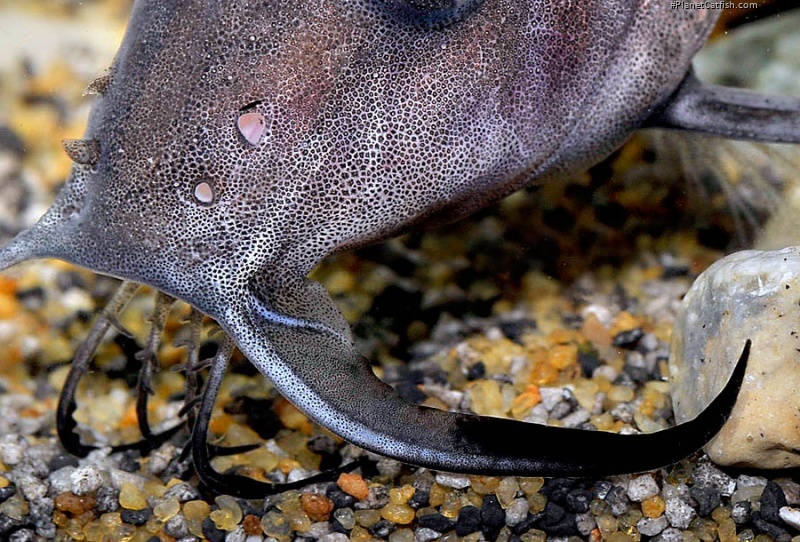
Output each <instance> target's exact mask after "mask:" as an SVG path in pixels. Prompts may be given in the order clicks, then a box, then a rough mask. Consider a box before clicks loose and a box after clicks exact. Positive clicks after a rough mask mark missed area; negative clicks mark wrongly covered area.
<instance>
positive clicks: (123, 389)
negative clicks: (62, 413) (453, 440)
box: [0, 0, 800, 542]
mask: <svg viewBox="0 0 800 542" xmlns="http://www.w3.org/2000/svg"><path fill="white" fill-rule="evenodd" d="M126 9H127V7H126V6H125V2H120V1H114V0H102V1H101V0H96V1H93V2H83V3H80V2H69V1H66V0H65V1H62V2H52V1H50V2H48V1H31V2H27V3H26V4H25V6H18V5H16V4H15V5H11V4H10V3H0V30H9V32H7V36H8V35H12V36H20V37H17V38H14V39H15V40H17V41H22V43H27V44H32V43H34V44H35V43H42V45H41V47H37V48H36V49H35V50H33V49H29V48H28V47H27V45H26V46H21V45H20V44H19V43H18V44H17V47H16V48H10V49H5V50H8V51H10V52H9V54H8V56H7V57H6V58H4V59H3V64H2V65H0V70H2V72H1V73H2V77H0V99H2V101H3V107H2V109H0V238H2V239H3V241H4V240H5V239H7V238H9V237H10V236H11V235H13V234H14V233H15V232H16V231H19V229H21V228H22V227H24V226H26V225H29V224H30V223H31V222H32V221H33V220H35V218H36V217H37V216H38V214H40V213H41V212H42V211H43V210H44V208H45V207H46V205H47V202H48V201H49V200H50V199H51V198H52V196H53V192H54V190H55V189H57V186H58V185H59V183H61V182H62V181H63V179H64V178H65V177H66V175H67V173H68V170H69V165H70V163H69V160H68V159H67V157H66V155H65V154H63V152H62V151H61V149H60V141H61V139H62V138H75V137H79V136H80V133H81V131H82V127H83V125H84V123H85V114H86V111H87V107H88V104H89V102H88V99H87V98H85V97H82V96H81V94H82V91H83V89H84V88H85V86H86V84H87V83H88V82H89V81H91V80H92V79H93V77H95V76H97V75H99V74H102V70H100V71H99V72H98V66H102V62H104V61H105V62H107V61H110V58H111V55H112V54H113V51H114V48H115V45H114V44H113V43H107V42H108V40H113V39H119V37H121V32H122V30H123V28H124V22H125V17H126V13H127V11H126ZM11 22H13V25H14V29H15V32H16V33H12V32H10V30H11V28H10V25H11ZM25 25H30V28H31V30H30V32H34V29H36V30H35V32H36V34H35V39H32V40H31V33H30V32H26V31H25V28H26V26H25ZM81 28H91V29H94V30H98V31H100V32H102V36H101V37H100V38H98V37H96V34H93V33H90V32H82V31H80V30H76V29H81ZM25 36H27V38H26V37H25ZM48 36H52V37H53V38H54V39H55V40H56V41H57V42H58V43H60V44H61V45H60V46H58V47H52V46H46V45H44V41H46V40H45V38H46V37H48ZM60 36H66V37H63V38H61V37H60ZM56 38H57V39H56ZM6 39H8V37H7V38H6ZM26 39H28V40H31V41H27V42H25V40H26ZM59 40H63V41H59ZM680 177H681V172H680V171H679V169H678V168H676V167H675V164H674V163H672V162H671V161H670V160H667V159H664V158H663V156H662V155H660V154H659V151H658V147H653V145H652V144H651V142H650V141H649V140H647V139H644V138H639V139H636V140H635V141H634V142H633V143H632V144H631V145H629V146H627V147H625V148H624V149H623V150H622V151H620V152H619V153H617V154H616V155H615V156H613V157H612V158H611V159H609V160H607V161H606V162H604V163H602V164H600V165H599V166H597V167H595V168H593V169H592V170H591V171H590V172H587V173H586V174H584V175H581V176H578V177H576V178H574V179H570V180H567V181H566V182H565V183H564V184H562V185H558V186H542V187H536V188H531V189H529V190H526V191H522V192H520V193H517V194H514V195H513V196H511V197H509V198H507V199H506V200H504V201H503V202H501V203H500V204H498V205H496V206H494V207H493V208H491V209H488V210H484V211H481V212H480V213H478V214H477V215H476V216H474V217H473V218H472V219H470V220H468V221H464V222H460V223H457V224H454V225H451V226H448V227H445V228H440V229H437V230H434V231H429V232H424V233H412V234H409V235H406V236H404V237H402V238H400V239H397V240H393V241H390V242H388V243H385V244H382V245H377V246H374V247H369V248H367V249H364V250H361V251H358V252H356V253H348V254H342V255H339V256H336V257H334V258H331V259H329V260H327V261H326V262H325V263H324V264H323V265H322V266H320V268H318V269H317V270H315V272H314V274H313V278H315V279H316V280H319V281H321V282H322V283H323V284H324V285H325V286H326V288H327V289H328V290H329V291H330V292H331V293H332V294H333V295H334V297H335V299H336V300H337V303H339V306H340V308H341V309H342V311H343V313H344V314H345V316H346V318H347V319H348V321H349V322H351V324H352V325H353V330H354V335H355V338H356V343H357V346H358V349H359V351H360V352H361V353H363V354H364V355H366V356H367V357H368V358H369V359H371V360H372V361H373V362H374V369H375V371H376V373H377V374H378V375H379V376H380V377H381V378H382V379H384V380H385V381H386V382H388V383H390V384H392V385H393V386H395V387H396V388H397V389H398V390H399V391H400V393H401V394H402V395H403V396H404V397H405V398H406V399H407V400H409V401H412V402H414V403H418V404H423V405H427V406H432V407H436V408H441V409H450V410H460V411H465V412H473V413H476V414H482V415H489V416H503V417H511V418H515V419H518V420H525V421H528V422H531V423H543V424H550V425H557V426H564V427H575V428H581V429H585V430H602V431H615V432H627V433H632V432H652V431H657V430H659V429H663V428H665V427H668V426H670V425H672V424H673V423H674V420H673V418H672V410H671V403H670V397H669V383H668V382H667V378H666V377H667V375H668V369H667V360H668V354H669V340H670V334H671V326H672V322H673V318H674V314H675V311H676V309H677V307H678V305H679V303H680V299H681V297H682V295H683V294H684V293H685V292H686V290H687V289H688V287H689V285H690V284H691V282H692V280H693V278H694V277H696V276H697V274H699V273H700V272H701V271H702V270H703V269H705V268H706V267H707V266H708V265H710V264H711V263H712V262H714V261H715V260H717V259H718V258H719V257H721V255H722V254H723V253H724V251H725V250H729V249H730V248H731V247H733V246H735V245H736V244H737V243H739V242H743V239H740V238H739V237H738V236H737V235H739V234H738V233H737V232H739V231H740V230H741V229H740V228H738V226H739V224H738V223H737V222H736V220H734V219H733V218H731V215H730V212H729V211H730V206H729V205H728V204H727V203H726V201H725V200H724V198H719V197H714V196H713V195H712V196H710V197H709V198H708V199H706V200H703V201H702V202H700V204H699V205H698V201H697V197H696V196H695V195H694V194H695V192H694V191H693V187H692V185H690V184H687V183H686V182H683V181H681V179H680ZM700 208H702V212H697V211H698V210H699V209H700ZM116 284H117V283H116V281H115V280H113V279H109V278H105V277H98V276H96V275H94V274H92V273H90V272H87V271H85V270H81V269H77V268H74V267H72V266H69V265H67V264H64V263H61V262H56V261H41V262H33V263H28V264H25V265H21V266H18V267H16V268H14V269H12V270H10V271H8V272H4V273H3V274H2V275H0V540H10V541H13V542H23V541H33V540H64V541H66V540H86V541H92V542H93V541H104V540H130V541H136V542H154V541H156V540H158V541H161V542H171V541H185V542H189V541H197V540H210V541H223V540H224V541H228V542H232V541H236V542H238V541H247V542H260V541H264V540H278V541H287V540H295V539H308V540H323V541H327V542H339V541H345V540H353V541H364V542H366V541H368V540H372V539H378V540H389V541H391V542H412V541H414V542H426V541H431V540H462V539H463V540H470V541H479V540H503V541H506V540H514V541H516V540H524V541H544V540H569V539H575V540H578V539H580V540H596V541H599V540H612V541H615V542H628V541H632V542H636V541H639V540H642V539H651V538H653V539H657V540H661V541H664V542H678V541H680V542H694V541H696V540H697V541H707V542H711V541H714V540H720V541H721V542H735V541H739V542H747V541H750V540H757V541H759V542H766V541H767V540H780V541H788V540H790V539H792V537H794V536H796V535H798V533H799V532H800V531H798V529H799V528H800V510H795V508H797V507H800V484H798V483H797V481H796V477H795V476H794V474H793V473H774V472H773V473H769V472H754V471H749V472H744V471H738V470H734V469H728V468H725V469H723V468H720V467H717V466H715V465H713V464H712V463H710V462H709V461H708V460H707V459H706V458H705V457H704V455H703V454H702V453H698V454H696V455H695V456H693V457H690V458H687V459H686V460H685V461H683V462H681V463H679V464H677V465H673V466H669V467H667V468H664V469H661V470H658V471H654V472H650V473H644V474H640V475H634V476H621V477H612V478H606V479H558V478H556V479H542V478H521V477H513V476H509V477H486V476H466V475H460V474H448V473H441V472H434V471H430V470H427V469H419V468H416V467H413V466H409V465H404V464H401V463H398V462H396V461H393V460H389V459H385V458H382V457H380V456H376V455H373V454H370V453H367V452H364V451H363V450H360V449H358V448H356V447H354V446H352V445H349V444H347V443H345V442H343V441H341V440H340V439H339V438H337V437H336V436H334V435H332V434H330V433H328V432H326V431H325V430H323V429H320V428H319V427H317V426H316V425H315V424H313V423H312V422H310V421H309V420H308V419H307V418H306V417H305V415H304V414H302V413H301V412H299V411H298V410H297V409H295V408H294V407H293V406H292V405H291V404H290V403H288V402H287V401H286V400H284V399H283V398H281V397H280V396H279V395H278V394H277V393H276V392H275V390H274V389H273V388H272V387H271V385H270V384H269V382H267V381H266V380H265V379H264V378H263V377H261V376H260V375H259V374H258V373H257V371H256V370H255V369H254V368H253V367H252V366H251V365H250V364H249V362H247V360H246V359H244V358H242V357H241V356H238V358H236V359H235V360H234V364H233V368H232V371H231V374H229V375H228V377H227V378H226V380H225V383H224V385H223V389H222V391H221V393H220V398H219V400H218V403H217V405H216V410H215V416H214V419H213V421H212V425H211V430H212V438H214V439H215V441H214V442H215V443H216V444H220V445H224V446H238V445H244V444H251V443H259V446H258V448H257V449H255V450H253V451H251V452H248V453H243V454H237V455H232V456H224V457H217V458H215V459H214V460H213V463H214V465H215V468H216V469H217V470H219V471H230V472H237V473H240V474H247V475H249V476H252V477H254V478H257V479H261V480H267V481H272V482H276V483H282V482H287V481H288V482H292V481H296V480H300V479H302V478H305V477H307V476H309V475H311V474H314V473H316V472H319V471H320V470H325V469H329V468H333V467H338V466H340V465H342V464H347V463H350V462H353V461H358V468H357V469H356V470H354V471H352V472H346V473H343V474H340V475H338V476H333V477H332V479H331V480H330V481H329V482H326V483H318V484H313V485H308V486H305V487H303V488H301V489H299V490H293V491H287V492H284V493H281V494H277V495H272V496H268V497H267V498H265V499H258V500H242V499H235V498H232V497H229V496H216V495H213V494H210V493H209V492H208V491H207V490H206V489H205V488H204V487H203V486H202V484H200V483H199V481H198V479H197V477H196V476H195V475H194V473H193V471H192V468H191V463H190V462H188V461H186V460H185V458H184V457H183V456H182V455H181V450H182V449H183V447H184V445H185V444H186V437H187V435H186V432H185V431H180V432H178V433H177V434H176V435H175V436H174V437H173V438H172V439H171V440H170V441H169V442H167V443H165V444H163V445H162V446H161V447H159V448H158V449H156V450H154V451H153V452H152V453H150V454H146V455H144V456H143V455H142V454H141V453H139V452H137V451H135V450H133V451H127V452H121V453H114V454H111V453H109V450H110V448H109V447H110V446H111V445H115V444H119V443H123V442H132V441H136V440H137V439H138V438H140V436H139V433H138V428H137V423H136V392H135V385H136V381H137V378H138V374H139V371H140V369H141V365H142V360H141V359H140V358H141V356H138V355H137V354H138V353H139V352H140V351H141V349H142V347H143V345H144V344H145V340H146V337H147V332H148V325H149V324H148V317H149V314H150V311H151V310H152V306H153V295H152V292H148V291H147V290H146V289H143V291H142V292H141V293H140V295H138V296H137V297H136V298H135V300H134V301H133V302H132V303H131V305H130V306H129V307H128V309H127V310H126V312H125V313H124V314H123V317H122V319H121V322H120V325H119V327H118V328H116V329H114V330H112V331H111V332H110V333H109V334H108V336H107V340H106V341H105V342H104V344H103V345H102V347H101V348H100V350H99V351H98V354H97V356H96V358H95V359H94V361H93V371H92V373H91V374H89V375H87V376H86V377H85V378H84V379H83V381H82V383H81V386H80V388H79V391H78V403H79V408H78V410H77V412H76V413H75V419H76V421H77V422H78V424H79V428H80V429H79V430H80V434H81V436H82V439H83V441H84V442H86V443H90V444H93V445H95V446H97V447H98V450H96V451H94V452H92V453H91V454H90V455H89V456H88V457H86V458H76V457H74V456H71V455H69V454H67V453H66V452H64V450H63V449H62V448H61V446H60V444H59V441H58V439H57V438H56V436H55V408H56V404H57V401H58V394H59V390H60V388H61V386H62V384H63V382H64V379H65V377H66V374H67V371H68V370H69V364H70V361H71V358H72V355H73V352H74V351H75V349H76V348H77V347H78V346H79V345H80V343H81V341H82V339H83V338H84V337H85V336H86V335H87V333H88V332H89V329H90V328H91V324H92V319H93V318H94V316H95V315H96V314H97V313H98V311H99V310H100V309H102V307H103V306H104V304H105V302H106V301H107V300H108V299H109V297H110V296H111V295H112V293H113V291H114V289H115V288H116ZM188 317H189V308H188V307H187V306H185V305H181V304H178V305H176V306H175V307H174V308H173V310H172V312H171V313H170V318H169V320H168V323H167V326H166V333H165V337H164V338H163V340H162V346H161V348H160V350H159V361H160V363H161V366H162V369H161V371H160V372H158V373H157V375H156V377H155V384H156V385H155V394H154V395H153V396H152V397H151V399H150V401H149V408H148V414H149V416H150V419H151V420H153V421H154V423H156V424H157V428H159V429H165V428H169V427H172V426H174V425H175V424H176V423H179V417H178V415H179V413H180V410H181V408H182V407H183V398H184V396H183V386H184V374H183V373H182V372H181V371H180V368H181V366H182V364H183V363H184V361H185V360H184V354H185V352H184V348H183V347H182V346H181V344H182V343H184V342H185V338H186V337H185V336H186V333H187V328H186V325H185V320H186V319H187V318H188ZM202 340H203V348H202V355H203V357H209V356H212V355H213V353H214V352H215V350H216V348H217V343H218V340H219V336H218V334H216V333H215V329H214V325H213V322H211V321H208V322H206V326H205V330H204V333H203V336H202ZM507 438H508V439H515V435H507ZM538 444H539V443H536V442H519V443H518V445H519V446H520V447H529V448H530V449H531V450H535V448H536V446H537V445H538ZM583 452H584V453H585V454H586V455H587V456H588V455H597V456H600V457H607V456H611V455H613V454H614V453H615V452H616V451H615V450H597V449H586V450H584V451H583Z"/></svg>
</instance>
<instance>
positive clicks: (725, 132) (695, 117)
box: [644, 72, 800, 143]
mask: <svg viewBox="0 0 800 542" xmlns="http://www.w3.org/2000/svg"><path fill="white" fill-rule="evenodd" d="M644 127H645V128H677V129H681V130H691V131H695V132H703V133H706V134H712V135H719V136H723V137H728V138H732V139H748V140H753V141H763V142H767V143H770V142H772V143H800V98H794V97H789V96H777V95H769V94H763V93H759V92H753V91H749V90H743V89H737V88H731V87H723V86H718V85H710V84H707V83H703V82H702V81H700V80H699V79H697V77H695V75H694V74H693V73H692V72H689V73H688V74H687V76H686V78H685V79H684V80H683V82H682V83H681V86H680V87H678V90H677V91H676V92H675V94H673V95H672V96H671V97H670V98H669V99H668V100H667V101H666V102H665V104H664V106H663V107H662V108H661V109H659V110H658V111H656V112H655V113H654V114H653V115H652V116H651V117H650V118H649V119H648V120H647V121H646V122H645V124H644Z"/></svg>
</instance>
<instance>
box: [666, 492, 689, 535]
mask: <svg viewBox="0 0 800 542" xmlns="http://www.w3.org/2000/svg"><path fill="white" fill-rule="evenodd" d="M664 513H665V515H666V516H667V520H668V521H669V524H670V525H672V526H673V527H675V528H676V529H688V528H689V524H690V523H691V522H692V520H693V519H694V518H695V517H696V516H697V512H695V510H694V508H692V507H691V506H689V505H688V504H686V503H685V502H684V501H683V500H682V499H679V498H677V497H673V498H671V499H667V502H666V509H665V511H664Z"/></svg>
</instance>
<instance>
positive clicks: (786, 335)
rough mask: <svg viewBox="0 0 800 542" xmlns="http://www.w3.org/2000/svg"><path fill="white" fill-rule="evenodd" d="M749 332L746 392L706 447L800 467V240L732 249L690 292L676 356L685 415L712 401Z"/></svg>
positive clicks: (733, 459)
mask: <svg viewBox="0 0 800 542" xmlns="http://www.w3.org/2000/svg"><path fill="white" fill-rule="evenodd" d="M747 339H750V340H752V341H753V345H752V349H751V352H750V359H749V363H748V367H747V375H746V376H745V381H744V384H743V386H742V390H741V392H740V394H739V399H738V401H737V404H736V407H735V408H734V410H733V413H732V415H731V418H730V419H729V420H728V422H727V423H726V424H725V427H724V428H723V429H722V431H721V432H720V433H719V434H718V435H717V437H716V438H714V440H712V441H711V442H710V443H709V444H708V446H706V448H705V451H706V452H707V453H708V454H709V456H710V457H711V459H712V460H714V461H715V462H717V463H719V464H722V465H739V466H752V467H759V468H787V467H797V466H800V393H798V391H800V247H790V248H786V249H783V250H779V251H772V252H760V251H745V252H739V253H736V254H732V255H731V256H728V257H726V258H724V259H722V260H720V261H719V262H717V263H715V264H714V265H712V266H711V267H709V268H708V270H706V271H705V272H704V273H703V274H702V275H701V276H700V277H698V279H697V281H696V282H695V284H694V285H693V286H692V288H691V289H690V290H689V293H687V294H686V297H685V298H684V301H683V304H682V306H681V309H680V311H679V314H678V318H677V320H676V323H675V331H674V334H673V341H672V355H671V360H670V379H671V382H672V398H673V404H674V408H675V417H676V420H677V421H678V422H681V421H685V420H688V419H691V418H693V417H694V416H695V415H696V414H697V413H698V412H700V411H701V410H702V409H704V408H705V407H706V406H707V405H708V404H709V403H710V402H711V400H713V398H714V397H715V396H716V395H717V393H718V392H719V390H721V389H722V387H723V386H724V385H725V383H726V382H727V381H728V377H729V375H730V373H731V371H732V368H733V365H734V364H735V363H736V361H737V360H738V359H739V356H740V354H741V352H742V348H743V347H744V344H745V341H746V340H747Z"/></svg>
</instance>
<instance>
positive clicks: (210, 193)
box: [194, 181, 216, 205]
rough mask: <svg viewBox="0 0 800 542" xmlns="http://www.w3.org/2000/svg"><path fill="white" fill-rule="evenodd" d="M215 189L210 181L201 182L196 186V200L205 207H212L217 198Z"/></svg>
mask: <svg viewBox="0 0 800 542" xmlns="http://www.w3.org/2000/svg"><path fill="white" fill-rule="evenodd" d="M215 195H216V194H215V191H214V187H213V186H212V185H211V183H210V182H208V181H200V182H199V183H197V184H196V185H194V199H195V201H197V202H198V203H201V204H203V205H211V204H212V203H214V198H215Z"/></svg>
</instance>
